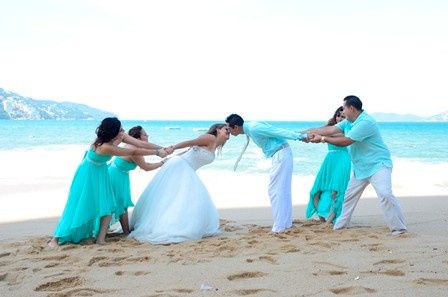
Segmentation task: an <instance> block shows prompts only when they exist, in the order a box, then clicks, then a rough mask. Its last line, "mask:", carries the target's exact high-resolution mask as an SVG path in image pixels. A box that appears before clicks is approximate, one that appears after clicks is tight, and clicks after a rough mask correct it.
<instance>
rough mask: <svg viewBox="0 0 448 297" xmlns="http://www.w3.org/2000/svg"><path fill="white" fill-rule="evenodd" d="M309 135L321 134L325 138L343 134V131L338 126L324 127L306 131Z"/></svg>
mask: <svg viewBox="0 0 448 297" xmlns="http://www.w3.org/2000/svg"><path fill="white" fill-rule="evenodd" d="M305 132H306V133H308V134H319V135H323V136H329V135H337V134H341V133H342V130H341V129H340V128H338V127H337V126H324V127H320V128H310V129H307V130H306V131H305Z"/></svg>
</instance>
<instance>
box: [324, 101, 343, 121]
mask: <svg viewBox="0 0 448 297" xmlns="http://www.w3.org/2000/svg"><path fill="white" fill-rule="evenodd" d="M343 110H344V108H343V107H342V106H339V107H338V109H336V111H335V112H334V114H333V117H332V118H331V119H329V120H328V122H327V126H334V125H336V123H337V122H336V117H337V116H340V115H341V114H342V111H343Z"/></svg>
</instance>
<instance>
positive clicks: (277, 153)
mask: <svg viewBox="0 0 448 297" xmlns="http://www.w3.org/2000/svg"><path fill="white" fill-rule="evenodd" d="M226 123H227V125H228V126H229V129H230V134H232V135H233V136H237V135H240V134H246V136H247V141H248V142H249V140H250V139H252V141H253V142H254V143H255V144H256V145H257V146H258V147H260V148H261V149H262V150H263V153H264V155H265V157H266V158H272V167H271V169H270V180H269V189H268V194H269V199H270V200H271V207H272V216H273V219H274V224H273V226H272V232H274V233H281V232H284V231H285V230H286V229H288V228H291V227H292V200H291V180H292V169H293V157H292V151H291V148H290V147H289V144H288V142H287V139H293V140H303V139H305V138H306V134H301V133H298V132H293V131H290V130H286V129H281V128H277V127H274V126H272V125H270V124H268V123H264V122H254V121H252V122H244V120H243V118H242V117H241V116H239V115H237V114H231V115H229V116H228V117H227V118H226ZM247 144H248V143H247ZM246 147H247V145H246ZM246 147H245V148H244V149H246ZM243 152H244V150H243ZM243 152H242V153H243ZM240 158H241V156H240ZM238 161H239V159H238V160H237V163H238ZM236 165H237V164H235V169H236Z"/></svg>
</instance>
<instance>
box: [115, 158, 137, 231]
mask: <svg viewBox="0 0 448 297" xmlns="http://www.w3.org/2000/svg"><path fill="white" fill-rule="evenodd" d="M135 168H137V164H136V163H134V162H131V161H127V160H124V159H122V158H120V157H115V158H113V159H112V162H111V163H110V164H109V176H110V181H111V183H112V189H113V191H114V196H115V204H116V206H117V210H116V212H115V214H114V217H113V220H112V222H111V223H112V224H113V223H116V222H117V221H118V220H119V219H120V216H121V215H122V214H123V213H124V212H125V211H126V209H127V208H129V207H131V206H134V203H132V200H131V186H130V181H129V171H131V170H134V169H135Z"/></svg>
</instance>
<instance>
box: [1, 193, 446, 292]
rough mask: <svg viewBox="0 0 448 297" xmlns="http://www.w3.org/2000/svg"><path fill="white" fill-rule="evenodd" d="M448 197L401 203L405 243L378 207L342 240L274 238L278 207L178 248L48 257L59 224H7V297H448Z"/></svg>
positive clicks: (319, 228) (300, 233)
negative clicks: (272, 229) (273, 217)
mask: <svg viewBox="0 0 448 297" xmlns="http://www.w3.org/2000/svg"><path fill="white" fill-rule="evenodd" d="M447 198H448V197H447V196H434V197H400V201H401V202H402V205H403V208H404V210H405V214H406V218H407V221H408V228H409V232H408V233H406V234H404V235H401V236H398V237H394V236H391V235H390V233H389V232H388V229H387V228H386V226H385V224H384V221H383V218H382V215H381V213H380V208H379V206H378V201H377V200H376V199H374V198H372V199H368V198H363V199H361V200H360V203H359V205H358V208H357V210H356V212H355V215H354V217H353V220H352V225H351V226H352V227H351V228H349V229H346V230H342V231H333V230H331V229H330V228H329V227H327V226H325V225H322V224H320V223H317V222H315V221H304V220H302V219H298V220H295V222H294V226H293V228H292V229H291V230H290V231H288V232H286V233H284V234H279V235H272V234H270V233H269V230H270V223H271V216H270V209H269V208H266V207H259V208H256V207H253V208H234V209H220V214H221V218H222V220H221V229H222V234H220V235H219V236H215V237H211V238H205V239H203V240H200V241H191V242H186V243H181V244H173V245H151V244H146V243H145V244H142V243H138V242H136V241H134V240H129V239H126V238H124V237H123V236H120V235H115V234H110V236H108V239H107V240H108V243H107V244H106V245H103V246H100V245H96V244H93V243H92V242H85V243H83V244H80V245H71V244H68V245H63V246H60V247H58V248H56V249H48V248H46V242H47V241H48V240H49V239H50V236H49V234H51V232H52V230H53V228H54V226H55V224H56V221H57V218H48V219H39V220H32V221H23V222H15V223H4V224H1V225H0V234H1V235H0V236H1V237H0V239H1V244H0V246H1V248H0V266H1V272H0V295H1V296H100V295H103V296H126V295H128V296H335V295H340V296H344V295H357V296H446V293H447V292H448V228H447V224H448V202H447V201H448V200H447ZM423 201H424V203H423ZM303 212H304V206H296V207H295V208H294V214H295V217H297V216H299V217H301V216H302V214H303Z"/></svg>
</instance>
